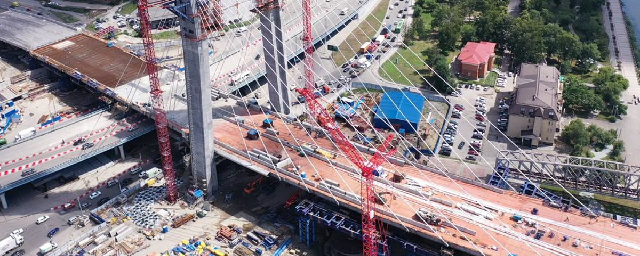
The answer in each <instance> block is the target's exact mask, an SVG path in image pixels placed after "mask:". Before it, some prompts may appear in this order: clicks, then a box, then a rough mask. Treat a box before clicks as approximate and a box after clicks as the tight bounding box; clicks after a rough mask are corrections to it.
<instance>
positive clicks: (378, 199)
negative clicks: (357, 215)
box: [375, 191, 391, 205]
mask: <svg viewBox="0 0 640 256" xmlns="http://www.w3.org/2000/svg"><path fill="white" fill-rule="evenodd" d="M385 195H391V192H387V191H384V192H380V193H376V200H375V201H376V203H377V204H379V205H385V204H386V203H387V198H385Z"/></svg>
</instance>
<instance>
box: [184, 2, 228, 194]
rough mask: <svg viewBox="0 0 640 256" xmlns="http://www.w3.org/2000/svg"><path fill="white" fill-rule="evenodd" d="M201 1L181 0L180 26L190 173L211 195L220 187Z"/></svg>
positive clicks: (198, 185) (199, 186)
mask: <svg viewBox="0 0 640 256" xmlns="http://www.w3.org/2000/svg"><path fill="white" fill-rule="evenodd" d="M197 2H198V1H196V0H180V1H179V3H178V4H187V3H188V5H187V6H186V8H185V9H186V13H185V14H186V15H187V17H194V22H190V21H188V20H182V21H181V22H180V29H181V31H182V34H183V35H184V36H183V38H182V49H183V57H184V64H185V72H186V80H187V81H186V82H187V107H188V111H187V113H188V116H189V145H190V148H191V173H192V175H193V179H194V181H195V185H196V186H197V187H198V188H200V189H202V190H203V191H204V192H205V195H207V196H209V195H211V194H212V192H213V191H214V190H217V189H218V175H217V173H216V170H215V165H213V164H212V162H213V140H214V138H213V126H212V122H213V120H212V118H213V113H212V104H211V76H210V74H209V55H208V54H207V53H208V52H209V47H208V44H207V41H206V38H204V39H202V40H200V39H199V38H200V37H201V35H202V34H203V32H204V31H203V30H202V28H201V26H200V24H201V20H202V19H201V17H199V16H198V15H195V14H197V12H198V11H197V10H198V9H197V8H198V4H197Z"/></svg>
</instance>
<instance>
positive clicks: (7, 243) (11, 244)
mask: <svg viewBox="0 0 640 256" xmlns="http://www.w3.org/2000/svg"><path fill="white" fill-rule="evenodd" d="M23 243H24V237H22V236H21V235H20V234H11V235H9V237H7V238H5V239H4V240H2V241H0V255H5V254H7V253H9V251H11V250H13V249H15V248H18V247H20V246H22V244H23Z"/></svg>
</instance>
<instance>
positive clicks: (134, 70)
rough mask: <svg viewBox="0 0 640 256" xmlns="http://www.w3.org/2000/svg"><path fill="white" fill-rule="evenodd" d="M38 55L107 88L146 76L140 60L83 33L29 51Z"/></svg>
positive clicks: (145, 70) (142, 62)
mask: <svg viewBox="0 0 640 256" xmlns="http://www.w3.org/2000/svg"><path fill="white" fill-rule="evenodd" d="M33 54H34V55H35V56H37V57H39V58H43V59H46V60H47V62H49V63H51V64H53V65H59V66H58V68H60V69H62V70H63V71H66V72H67V73H71V74H72V73H73V71H78V72H80V73H81V74H82V75H85V76H87V77H89V78H92V79H94V80H96V81H97V82H98V83H100V84H103V85H105V86H107V87H109V88H116V87H118V86H120V85H122V84H125V83H128V82H131V81H133V80H135V79H138V78H141V77H143V76H146V75H147V69H146V66H145V65H144V63H145V62H144V61H142V60H141V59H140V58H138V57H136V56H134V55H133V54H130V53H128V52H126V51H123V50H122V49H120V48H117V47H107V43H106V42H105V41H102V40H100V39H97V38H95V37H92V36H89V35H87V34H80V35H76V36H73V37H70V38H67V39H65V40H63V41H61V42H58V43H55V44H51V45H47V46H44V47H41V48H38V49H36V50H34V51H33Z"/></svg>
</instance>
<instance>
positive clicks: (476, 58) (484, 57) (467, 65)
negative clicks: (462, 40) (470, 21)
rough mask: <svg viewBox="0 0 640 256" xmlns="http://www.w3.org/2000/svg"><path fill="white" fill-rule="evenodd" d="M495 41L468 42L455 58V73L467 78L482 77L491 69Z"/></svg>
mask: <svg viewBox="0 0 640 256" xmlns="http://www.w3.org/2000/svg"><path fill="white" fill-rule="evenodd" d="M495 48H496V44H495V43H490V42H479V43H476V42H468V43H467V44H466V45H465V46H464V48H462V50H461V51H460V54H458V58H456V64H457V65H456V67H457V70H456V71H457V73H458V75H460V76H461V77H464V78H468V79H478V78H484V77H485V76H486V75H487V71H489V70H491V69H493V59H494V58H495V56H496V54H495V53H494V51H495Z"/></svg>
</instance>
